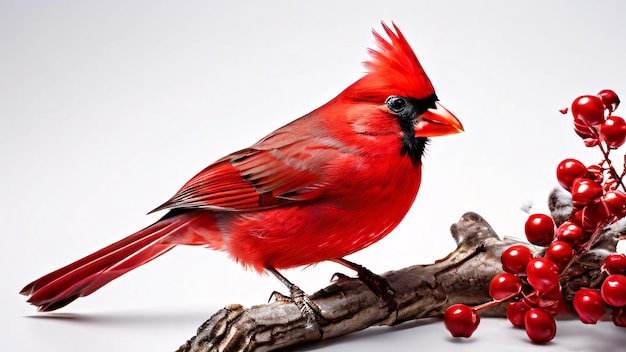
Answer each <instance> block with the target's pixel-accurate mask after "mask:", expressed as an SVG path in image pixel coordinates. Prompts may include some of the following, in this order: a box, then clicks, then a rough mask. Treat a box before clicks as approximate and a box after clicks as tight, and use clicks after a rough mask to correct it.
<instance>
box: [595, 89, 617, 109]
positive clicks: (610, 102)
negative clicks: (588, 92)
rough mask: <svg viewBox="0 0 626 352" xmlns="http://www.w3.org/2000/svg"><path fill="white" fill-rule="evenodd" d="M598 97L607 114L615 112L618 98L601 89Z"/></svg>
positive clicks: (612, 92)
mask: <svg viewBox="0 0 626 352" xmlns="http://www.w3.org/2000/svg"><path fill="white" fill-rule="evenodd" d="M598 97H600V99H601V100H602V104H603V105H604V108H605V109H607V110H608V111H609V112H613V111H615V109H617V107H618V106H619V97H618V96H617V94H616V93H615V92H614V91H612V90H610V89H603V90H601V91H600V92H599V93H598Z"/></svg>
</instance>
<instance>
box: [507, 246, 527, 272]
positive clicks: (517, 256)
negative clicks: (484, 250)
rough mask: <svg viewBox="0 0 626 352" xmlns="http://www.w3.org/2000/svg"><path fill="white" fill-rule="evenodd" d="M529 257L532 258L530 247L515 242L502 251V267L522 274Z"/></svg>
mask: <svg viewBox="0 0 626 352" xmlns="http://www.w3.org/2000/svg"><path fill="white" fill-rule="evenodd" d="M531 259H533V253H532V252H531V251H530V248H528V247H526V246H523V245H521V244H516V245H514V246H511V247H509V248H507V249H505V250H504V252H502V258H501V261H502V268H503V269H504V271H506V272H508V273H511V274H522V273H525V272H526V265H528V262H529V261H530V260H531Z"/></svg>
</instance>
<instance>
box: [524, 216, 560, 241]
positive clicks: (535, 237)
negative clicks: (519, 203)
mask: <svg viewBox="0 0 626 352" xmlns="http://www.w3.org/2000/svg"><path fill="white" fill-rule="evenodd" d="M524 231H525V233H526V238H527V239H528V242H530V243H532V244H536V245H538V246H547V245H548V244H550V242H552V239H554V220H552V218H551V217H549V216H548V215H545V214H531V215H530V216H528V219H527V220H526V224H525V225H524Z"/></svg>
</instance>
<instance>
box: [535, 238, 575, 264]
mask: <svg viewBox="0 0 626 352" xmlns="http://www.w3.org/2000/svg"><path fill="white" fill-rule="evenodd" d="M573 255H574V249H572V246H571V245H570V244H569V243H567V242H565V241H559V240H556V241H554V242H552V243H550V246H548V249H546V254H544V256H543V257H544V258H546V259H549V260H551V261H552V262H554V264H556V266H557V268H558V270H559V272H561V271H563V269H565V267H566V266H567V264H569V262H570V260H572V256H573Z"/></svg>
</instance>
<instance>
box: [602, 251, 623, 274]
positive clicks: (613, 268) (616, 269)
mask: <svg viewBox="0 0 626 352" xmlns="http://www.w3.org/2000/svg"><path fill="white" fill-rule="evenodd" d="M600 267H601V268H602V270H603V271H605V272H606V273H608V274H609V275H612V274H626V254H624V253H611V254H609V255H607V256H606V258H604V260H603V261H602V264H600Z"/></svg>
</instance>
